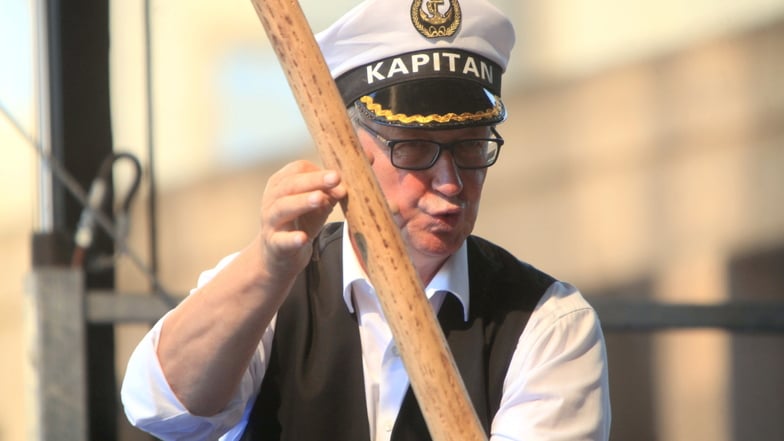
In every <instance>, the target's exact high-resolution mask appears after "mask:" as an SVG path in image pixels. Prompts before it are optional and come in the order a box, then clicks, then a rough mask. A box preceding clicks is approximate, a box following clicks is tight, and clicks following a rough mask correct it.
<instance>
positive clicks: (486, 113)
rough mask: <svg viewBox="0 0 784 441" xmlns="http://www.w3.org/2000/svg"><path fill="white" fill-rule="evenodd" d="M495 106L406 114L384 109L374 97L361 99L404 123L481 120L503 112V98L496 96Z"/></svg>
mask: <svg viewBox="0 0 784 441" xmlns="http://www.w3.org/2000/svg"><path fill="white" fill-rule="evenodd" d="M495 98H496V100H495V106H493V107H492V108H490V109H486V110H482V111H479V112H474V113H471V112H464V113H460V114H457V113H451V112H450V113H446V114H443V115H439V114H437V113H432V114H430V115H420V114H416V115H406V114H404V113H393V112H392V111H391V110H388V109H384V108H382V107H381V104H377V103H376V102H375V101H374V100H373V98H372V97H370V96H368V95H365V96H363V97H362V98H360V99H359V101H360V102H362V104H364V105H365V107H367V109H368V110H369V111H371V112H373V113H374V114H375V115H376V116H380V117H383V118H385V119H386V120H387V121H397V122H401V123H403V124H411V123H419V124H429V123H432V122H437V123H448V122H453V121H457V122H466V121H481V120H483V119H488V118H493V117H496V116H498V115H500V114H501V99H500V98H499V97H497V96H496V97H495Z"/></svg>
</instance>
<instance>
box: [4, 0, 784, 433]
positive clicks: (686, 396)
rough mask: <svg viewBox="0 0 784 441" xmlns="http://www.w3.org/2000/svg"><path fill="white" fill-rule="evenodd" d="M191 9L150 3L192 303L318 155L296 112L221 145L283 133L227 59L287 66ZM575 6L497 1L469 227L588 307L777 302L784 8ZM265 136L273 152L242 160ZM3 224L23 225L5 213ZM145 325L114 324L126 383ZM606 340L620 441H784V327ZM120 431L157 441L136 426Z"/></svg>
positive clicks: (129, 82) (19, 418)
mask: <svg viewBox="0 0 784 441" xmlns="http://www.w3.org/2000/svg"><path fill="white" fill-rule="evenodd" d="M187 3H189V6H186V5H183V4H180V3H179V2H157V3H154V8H153V9H152V12H153V15H152V17H153V19H154V20H153V22H152V24H153V27H152V29H153V30H154V31H153V35H154V40H153V41H154V48H155V52H154V53H153V55H154V56H153V60H154V76H153V78H154V85H155V88H154V89H155V91H156V92H155V95H154V96H155V99H156V101H155V102H154V106H153V107H154V109H155V112H156V119H155V121H156V123H155V127H154V140H155V143H156V158H155V159H156V162H157V164H158V165H157V167H158V168H157V170H156V174H157V176H159V178H160V193H159V195H158V198H159V201H158V202H159V212H158V214H157V229H158V231H157V236H158V240H159V243H158V246H157V248H158V250H159V255H158V261H159V265H160V267H159V270H160V279H161V280H162V281H163V282H164V283H165V285H166V286H167V287H168V288H169V289H170V290H173V291H175V292H179V293H183V294H184V293H186V292H187V290H188V289H190V287H192V285H193V283H194V282H195V280H196V277H197V275H198V273H199V272H200V271H202V270H204V269H206V268H209V267H211V266H213V265H214V264H215V263H216V262H217V260H218V259H219V258H221V257H222V256H224V255H226V254H228V253H230V252H232V251H234V250H236V249H237V248H239V247H241V246H243V245H244V244H245V243H246V242H247V241H248V240H249V238H251V237H252V235H253V234H255V230H256V227H257V216H258V201H259V200H260V197H261V192H262V189H263V187H264V183H265V181H266V179H267V177H268V176H269V174H270V173H271V172H272V171H273V170H275V169H277V168H278V167H279V166H281V165H282V164H283V163H285V162H287V161H288V160H291V159H294V158H295V157H303V156H304V157H309V158H311V159H314V160H316V157H315V152H314V151H313V149H312V148H311V147H310V146H311V144H310V141H309V140H308V139H307V136H306V134H305V133H304V128H303V127H302V126H297V122H296V121H294V122H293V123H292V125H291V126H290V128H289V129H288V130H289V131H288V132H287V135H288V136H287V137H281V138H276V137H275V133H273V132H274V130H273V131H270V132H263V131H262V132H253V131H252V130H250V132H249V133H250V135H248V137H247V138H242V137H239V138H238V139H236V138H233V137H231V136H229V135H227V133H230V132H234V131H241V130H246V131H247V130H249V129H247V128H243V127H237V126H236V125H233V123H232V122H231V118H229V117H227V116H226V115H227V113H229V114H230V115H234V116H235V117H236V118H247V119H248V122H247V124H248V125H250V126H254V125H259V126H266V127H269V126H270V125H272V126H274V127H273V128H280V127H281V125H282V124H283V123H282V122H280V121H278V120H276V119H275V117H276V116H275V115H270V114H269V110H266V111H264V110H261V109H257V108H255V107H253V103H252V102H250V103H249V102H243V101H239V102H238V101H237V99H239V98H238V97H236V96H235V97H234V99H230V98H231V96H232V93H235V94H236V91H235V89H233V88H234V87H239V88H240V89H239V90H243V89H242V85H243V84H244V83H243V77H242V75H238V74H237V70H236V69H238V70H239V71H242V68H243V67H245V68H247V65H242V64H241V65H240V67H239V68H236V67H234V68H233V67H232V66H233V65H232V63H233V62H236V60H238V59H239V60H242V59H244V58H251V59H254V60H257V63H258V64H257V65H252V66H251V67H250V68H251V69H253V68H254V66H255V68H258V70H255V71H253V72H255V73H257V74H258V73H259V72H261V73H262V74H263V73H264V72H266V71H265V70H264V69H265V68H266V67H267V66H268V64H269V63H274V62H275V61H274V58H268V55H264V53H265V52H264V50H265V47H264V46H265V43H264V37H263V32H262V30H261V27H260V25H259V24H258V22H257V19H256V18H255V16H254V13H253V11H252V8H251V7H250V6H249V5H244V6H247V7H246V8H242V7H240V8H239V9H238V10H234V9H232V8H228V7H224V6H223V5H220V7H218V8H216V7H214V5H213V7H210V6H208V5H207V2H187ZM313 3H314V6H311V7H310V9H308V8H307V6H308V3H307V2H303V5H304V6H305V7H306V12H307V13H309V14H310V15H311V18H312V21H314V28H319V27H323V24H325V23H327V22H329V21H331V19H332V18H334V17H335V16H336V15H337V14H338V12H336V11H334V10H332V9H331V8H330V11H320V10H318V8H319V6H317V5H315V2H313ZM344 3H346V4H348V3H350V2H344ZM583 3H586V2H577V1H575V2H573V3H572V4H570V2H534V1H527V2H511V1H509V2H499V6H501V7H503V8H504V9H506V10H508V11H509V13H510V14H511V15H512V16H514V17H517V18H519V21H518V30H519V31H518V32H519V37H520V42H519V44H518V48H517V49H516V56H518V57H517V58H516V60H519V61H517V66H516V67H513V68H512V69H510V72H509V75H508V76H507V78H508V79H505V81H506V87H507V91H506V92H505V101H506V102H507V105H508V106H509V111H510V115H511V117H510V122H508V123H507V124H505V125H503V126H501V127H500V131H501V133H502V134H503V136H504V137H505V138H506V139H507V144H506V145H505V146H504V150H503V151H502V154H501V159H500V160H499V163H498V164H497V165H495V166H494V167H493V169H492V170H491V173H490V174H489V178H488V182H487V184H486V190H485V196H484V199H483V206H482V213H481V215H480V219H479V222H478V225H477V229H476V233H477V234H479V235H481V236H484V237H486V238H489V239H491V240H494V241H496V242H498V243H500V244H502V245H504V246H505V247H506V248H508V249H509V250H510V251H512V252H513V253H514V254H516V255H517V256H518V257H520V258H521V259H522V260H525V261H528V262H530V263H532V264H533V265H535V266H537V267H539V268H541V269H543V270H544V271H547V272H549V273H551V274H553V275H555V276H557V277H559V278H562V279H564V280H567V281H569V282H572V283H574V284H575V285H577V286H578V287H580V288H581V289H582V291H583V292H584V293H585V294H586V295H587V296H612V297H618V298H646V299H655V300H660V301H667V302H678V303H713V302H722V301H726V300H729V299H746V300H778V301H782V300H784V204H782V203H781V201H782V200H784V84H783V83H782V81H781V79H782V78H784V56H783V55H782V54H784V5H778V7H776V5H775V2H765V1H758V2H749V3H748V4H746V5H745V7H739V9H738V10H737V11H732V12H731V13H729V12H727V13H726V14H727V15H734V16H735V18H737V20H736V21H732V20H730V18H732V17H724V18H722V19H717V18H715V17H714V18H713V19H711V17H712V16H711V13H715V10H713V9H712V5H711V4H710V3H706V4H705V5H702V7H703V8H704V10H702V12H704V13H703V14H701V9H700V7H699V6H696V7H694V8H693V9H694V10H691V9H689V10H684V9H683V8H681V7H679V5H680V4H678V5H676V4H675V3H673V4H672V5H670V3H672V2H664V3H661V2H659V5H658V8H656V7H654V6H653V4H654V2H642V4H643V5H647V6H648V7H647V8H646V7H645V6H638V7H640V8H642V11H643V12H640V11H637V12H636V14H638V15H637V16H629V15H624V14H622V13H619V11H620V12H627V13H628V12H629V11H631V10H630V9H629V8H631V6H628V5H622V4H621V2H614V1H609V0H606V1H603V2H594V3H593V5H594V6H593V8H589V7H588V6H586V5H584V4H583ZM648 3H650V5H648ZM112 6H113V8H114V9H113V12H112V14H113V15H112V17H113V22H112V32H113V36H112V38H113V43H112V50H113V52H116V53H117V55H115V56H113V59H112V60H113V61H112V62H113V66H112V68H113V73H112V85H113V86H112V87H113V92H112V94H113V95H112V97H113V101H114V103H115V104H114V106H115V108H114V109H113V121H114V124H113V125H114V136H115V145H116V148H117V149H122V150H130V151H133V152H135V153H136V154H137V155H139V156H140V157H141V159H142V161H143V162H144V163H148V162H149V158H146V151H145V149H146V144H147V142H146V133H147V130H148V129H149V127H148V126H147V124H146V116H145V103H144V93H143V90H144V87H145V83H144V78H145V72H144V66H143V63H140V62H139V61H140V60H143V59H144V56H143V53H142V52H143V48H144V45H143V38H142V32H141V29H143V25H142V23H143V19H144V17H143V9H142V8H141V7H140V5H139V4H132V3H131V2H125V3H120V2H113V3H112ZM580 6H582V7H580ZM333 7H334V8H335V9H338V10H343V9H345V8H338V7H337V6H333ZM755 8H756V9H755ZM611 11H614V13H615V14H616V15H614V16H613V15H609V16H608V12H611ZM711 11H712V12H711ZM760 11H762V12H760ZM654 12H655V14H654ZM684 16H685V17H684ZM701 17H702V18H703V20H702V21H700V18H701ZM685 18H687V19H688V20H693V23H682V21H683V20H684V19H685ZM591 22H594V23H602V22H604V23H613V24H614V25H615V27H614V28H605V29H602V27H601V26H598V27H596V25H594V27H591V26H588V25H587V24H586V23H591ZM581 24H582V25H581ZM635 26H637V27H638V28H640V27H641V28H644V29H645V32H642V33H639V32H638V33H636V32H635V31H634V29H635ZM656 26H659V27H663V28H664V31H662V30H659V32H658V33H657V32H656V31H657V29H655V28H656ZM649 28H650V29H649ZM694 29H703V32H701V33H700V32H696V31H694ZM667 30H669V31H667ZM686 30H691V32H687V31H686ZM599 31H602V33H601V35H596V36H594V37H587V36H586V34H591V35H594V34H599ZM646 36H647V38H645V37H646ZM633 37H634V38H633ZM591 38H594V39H599V40H602V39H605V40H603V41H607V42H611V43H605V45H604V47H605V48H606V49H607V48H609V49H607V51H610V52H613V53H615V54H616V57H614V58H613V57H611V56H610V55H607V54H606V52H603V51H600V50H598V49H596V48H600V47H602V45H601V44H597V45H596V46H595V48H594V49H591V47H590V45H589V44H587V43H586V42H585V41H581V40H585V39H588V40H590V39H591ZM613 38H617V39H618V40H623V39H624V38H625V39H626V40H627V44H626V45H624V44H622V41H614V40H613ZM657 41H658V44H655V43H656V42H657ZM570 45H571V46H570ZM570 47H576V48H584V50H582V51H577V50H573V51H572V52H570V51H569V48H570ZM592 50H593V51H595V52H592ZM592 54H593V55H592ZM570 55H571V56H570ZM226 60H228V61H226ZM232 60H233V61H232ZM216 66H217V67H216ZM227 66H228V67H227ZM259 66H261V67H259ZM270 75H272V76H274V75H275V74H274V73H272V74H270ZM277 80H278V79H275V81H277ZM248 81H249V83H248V84H251V83H253V81H258V78H255V79H253V78H251V79H249V80H248ZM268 81H269V82H270V83H271V82H272V81H273V80H272V79H269V80H268ZM238 84H239V86H237V85H238ZM247 87H248V88H249V90H251V92H249V95H250V96H251V97H254V98H255V97H256V95H253V93H256V92H253V91H255V89H253V88H252V86H250V85H249V86H247ZM275 87H276V88H279V87H281V86H280V85H276V86H275ZM216 91H223V92H224V93H222V94H220V93H217V92H216ZM233 91H234V92H233ZM257 93H258V94H260V96H261V97H263V96H265V94H273V92H272V91H269V90H265V89H264V88H260V89H259V90H258V91H257ZM227 95H228V96H229V98H227ZM239 95H240V98H241V95H242V94H239ZM0 98H2V97H0ZM276 99H277V100H279V101H277V102H276V104H277V107H273V109H278V110H277V112H278V113H284V112H281V111H280V109H281V108H282V109H285V110H286V111H287V112H289V113H288V116H287V117H286V118H288V119H292V120H296V119H298V118H299V116H298V115H297V114H296V113H295V112H296V110H295V108H294V107H293V106H292V105H291V103H290V102H289V103H287V102H285V99H286V98H285V97H282V98H279V97H277V96H276ZM237 106H240V107H239V108H240V109H241V110H242V111H241V112H238V111H237V108H238V107H237ZM242 106H247V107H242ZM287 106H288V107H287ZM227 108H229V109H233V110H231V111H233V112H235V113H233V114H232V113H231V111H230V110H227ZM257 112H258V113H257ZM273 112H274V110H273ZM284 114H285V113H284ZM0 129H2V130H4V129H5V127H4V126H0ZM258 130H262V129H258ZM4 134H5V135H4ZM0 136H5V137H6V138H5V139H9V140H10V141H9V144H8V145H10V146H12V147H13V151H11V149H8V148H6V147H4V148H3V155H4V156H5V155H8V156H9V157H13V158H14V159H13V161H16V162H15V163H17V164H23V166H22V169H26V170H27V172H28V173H27V174H26V175H25V173H21V174H19V175H18V176H16V177H15V178H14V179H15V180H16V181H20V180H21V181H24V180H25V179H26V180H27V181H26V182H28V183H29V184H30V186H31V187H32V186H34V182H35V181H34V178H33V177H32V175H34V174H35V167H34V166H33V165H32V164H33V163H34V156H33V154H32V153H31V150H30V149H29V148H28V147H16V146H15V144H12V143H16V144H21V143H23V140H21V139H19V138H18V137H16V138H15V137H14V135H13V134H8V132H6V131H0ZM262 137H263V138H262ZM284 138H288V139H291V138H293V139H295V141H296V142H294V143H293V145H292V143H291V142H290V141H288V142H289V144H286V142H287V141H286V140H285V139H284ZM253 143H257V144H260V147H259V148H266V149H268V150H267V151H266V152H265V153H263V154H262V153H259V152H248V151H247V149H248V145H253ZM261 144H266V145H261ZM269 147H272V148H271V149H270V148H269ZM227 151H228V152H232V153H231V154H230V155H227V153H226V152H227ZM20 152H21V153H20ZM236 155H239V156H236ZM243 155H248V156H243ZM238 157H239V159H237V158H238ZM243 158H245V159H243ZM247 158H250V159H247ZM4 163H6V164H7V163H8V161H7V160H6V159H5V158H4ZM238 164H240V165H238ZM14 169H15V170H17V168H14ZM120 184H121V183H120ZM120 184H118V185H120ZM16 185H18V183H17V184H16ZM146 191H147V188H146V187H143V188H142V199H141V200H139V201H138V202H137V204H136V206H135V207H134V212H133V218H134V220H133V222H132V236H131V248H132V249H133V250H135V251H136V252H139V253H140V254H141V256H142V258H143V259H149V255H148V253H149V252H148V251H146V250H147V249H148V248H147V245H146V244H147V242H148V240H149V236H150V234H149V233H150V231H149V227H148V224H147V220H146V219H147V216H148V214H149V213H147V209H146V203H145V201H144V199H145V198H146V197H148V196H147V193H146ZM29 193H30V197H31V200H30V201H27V202H26V204H27V205H22V206H21V208H20V205H15V206H11V205H8V204H5V205H4V208H3V213H4V218H6V219H11V218H13V221H6V222H4V223H3V226H2V228H3V231H0V243H1V246H2V249H3V250H4V252H3V253H2V259H3V265H0V268H2V271H3V272H4V274H3V276H4V277H2V278H0V283H1V284H2V285H1V286H2V287H3V289H2V292H0V305H2V308H0V317H2V319H0V341H2V342H3V348H4V350H5V352H6V353H7V354H9V358H8V360H18V362H13V363H10V362H9V363H5V364H4V366H2V367H0V369H3V371H2V372H3V375H0V389H2V390H4V391H9V392H8V394H9V395H11V396H22V395H23V394H24V389H23V386H22V382H21V381H20V379H21V378H22V377H23V373H22V371H23V369H24V363H23V359H24V354H25V349H24V345H23V338H22V330H23V324H22V321H21V318H20V317H21V313H20V310H21V304H22V302H21V297H22V294H21V292H22V286H21V285H22V282H21V280H22V277H23V275H24V273H25V272H27V271H29V269H30V268H29V249H28V248H29V242H30V240H29V236H30V233H31V232H32V230H33V228H34V224H35V220H34V219H33V213H34V212H35V209H34V201H33V200H32V199H33V198H34V191H29ZM6 200H10V198H6V197H5V196H4V199H3V201H6ZM6 207H8V208H6ZM20 210H22V211H23V212H25V210H26V213H28V215H24V214H18V213H19V212H20ZM11 211H13V212H14V213H17V214H14V215H13V216H11V215H8V216H6V213H11ZM339 217H340V215H339V214H338V213H336V214H335V218H336V219H338V218H339ZM117 265H118V266H117V273H118V289H119V290H121V291H123V290H126V291H139V290H145V289H147V288H148V287H149V281H148V280H146V279H145V278H144V277H143V275H142V274H141V272H140V271H139V270H138V269H137V268H135V267H134V266H133V265H132V264H130V263H129V262H128V261H127V259H120V260H119V261H118V262H117ZM145 330H146V325H141V324H140V325H122V326H120V327H118V335H117V340H118V348H117V354H116V358H117V360H118V369H119V370H120V371H121V370H122V369H123V367H124V363H125V360H126V359H127V356H128V354H129V353H130V351H131V349H132V347H133V346H134V345H135V343H136V341H138V339H139V338H140V336H141V334H142V333H143V332H144V331H145ZM607 341H608V349H609V357H610V367H611V372H610V374H611V386H612V397H613V408H614V418H613V435H612V439H613V440H630V439H633V440H668V441H671V440H675V441H678V440H683V441H687V440H688V441H691V440H695V439H710V440H718V441H722V440H726V441H730V440H738V441H740V440H747V439H755V440H756V439H759V440H778V439H783V438H784V420H782V419H781V418H780V416H781V415H783V414H784V393H782V392H784V354H782V351H781V348H782V347H784V345H783V344H782V343H784V335H767V334H741V335H739V334H728V333H725V332H722V331H718V330H710V329H707V330H706V329H694V330H687V331H667V332H659V333H644V332H626V333H608V334H607ZM120 375H121V372H120ZM118 418H120V420H121V421H122V418H121V417H119V416H118ZM25 419H26V415H25V410H24V408H23V407H21V406H19V405H18V403H11V402H9V401H8V400H4V401H3V403H2V404H0V440H6V439H7V440H21V439H25V436H24V430H25V429H24V421H25ZM121 438H122V439H127V440H134V439H143V438H141V437H140V436H139V434H138V433H136V432H135V431H134V430H132V429H130V428H128V427H127V426H125V425H123V430H122V437H121Z"/></svg>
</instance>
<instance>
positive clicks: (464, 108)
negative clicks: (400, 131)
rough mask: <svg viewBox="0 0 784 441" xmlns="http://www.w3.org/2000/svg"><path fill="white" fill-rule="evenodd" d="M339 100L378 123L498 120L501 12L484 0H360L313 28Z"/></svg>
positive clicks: (505, 33) (504, 29) (508, 39)
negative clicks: (322, 27) (334, 19)
mask: <svg viewBox="0 0 784 441" xmlns="http://www.w3.org/2000/svg"><path fill="white" fill-rule="evenodd" d="M316 39H317V41H318V43H319V45H320V46H321V51H322V53H323V54H324V58H325V59H326V61H327V65H328V66H329V69H330V72H331V73H332V76H333V78H335V81H336V83H337V86H338V89H339V90H340V93H341V95H342V97H343V100H344V102H345V103H346V106H351V105H354V106H356V107H357V108H358V109H359V110H360V111H361V112H362V113H363V114H364V115H365V116H367V117H368V118H370V119H372V120H374V121H376V122H378V123H380V124H385V125H394V126H402V127H425V128H433V129H438V128H444V129H446V128H456V127H467V126H476V125H494V124H497V123H500V122H502V121H503V120H504V119H506V109H505V107H504V104H503V102H502V101H501V74H502V73H503V72H504V71H505V70H506V66H507V62H508V60H509V54H510V52H511V50H512V46H513V45H514V40H515V35H514V28H513V27H512V23H511V22H510V21H509V19H508V18H507V17H506V16H505V15H504V14H503V13H502V12H501V11H499V10H498V9H497V8H495V7H494V6H493V5H492V4H490V3H489V2H487V1H486V0H406V1H404V0H366V1H363V2H362V3H361V4H360V5H358V6H356V7H355V8H354V9H352V10H351V11H349V12H348V13H347V14H346V15H344V16H343V17H342V18H340V19H339V20H338V21H337V22H335V23H334V24H333V25H332V26H330V27H329V28H327V29H326V30H324V31H323V32H320V33H319V34H317V35H316Z"/></svg>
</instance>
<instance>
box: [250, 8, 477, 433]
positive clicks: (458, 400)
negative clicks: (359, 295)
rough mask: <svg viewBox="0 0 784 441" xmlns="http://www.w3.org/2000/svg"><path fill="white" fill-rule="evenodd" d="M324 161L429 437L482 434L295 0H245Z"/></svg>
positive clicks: (337, 93)
mask: <svg viewBox="0 0 784 441" xmlns="http://www.w3.org/2000/svg"><path fill="white" fill-rule="evenodd" d="M251 1H252V3H253V6H254V7H255V8H256V12H257V14H258V16H259V19H260V20H261V23H262V25H263V26H264V30H265V32H266V33H267V37H268V38H269V40H270V42H271V43H272V47H273V49H274V50H275V53H276V54H277V56H278V60H279V62H280V64H281V66H282V68H283V71H284V72H285V74H286V78H287V79H288V82H289V85H290V87H291V90H292V92H293V94H294V97H295V99H296V101H297V104H298V105H299V108H300V111H301V112H302V116H303V117H304V119H305V123H306V125H307V127H308V130H309V131H310V134H311V136H312V137H313V139H314V142H315V144H316V148H317V149H318V151H319V154H320V156H321V159H322V161H323V162H324V165H325V166H326V167H327V168H330V169H334V170H338V171H339V172H340V174H341V176H342V179H343V182H344V184H345V186H346V188H347V189H348V196H347V200H346V202H344V203H343V205H342V207H343V211H344V214H345V216H346V219H347V221H348V224H349V230H350V232H351V234H352V239H353V240H354V243H355V244H356V246H357V248H358V249H359V252H360V254H361V256H360V258H361V259H363V261H364V264H365V267H366V269H367V272H368V276H369V277H370V281H371V282H372V283H373V286H374V287H375V289H376V293H377V295H378V297H379V300H380V303H381V307H382V309H383V310H384V314H385V316H386V318H387V321H388V322H389V326H390V328H391V330H392V334H393V337H394V339H395V344H396V345H397V347H398V350H399V351H400V356H401V358H402V360H403V364H404V365H405V367H406V371H407V372H408V376H409V379H410V381H411V387H412V388H413V390H414V393H415V395H416V397H417V401H418V402H419V405H420V408H421V409H422V414H423V415H424V418H425V422H426V423H427V426H428V429H429V430H430V434H431V436H432V438H433V439H434V440H436V441H474V440H486V439H487V438H486V436H485V433H484V430H483V429H482V426H481V423H480V422H479V419H478V418H477V416H476V413H475V412H474V409H473V407H472V406H471V401H470V399H469V398H468V393H467V391H466V389H465V385H464V384H463V381H462V379H461V378H460V375H459V373H458V372H457V367H456V366H455V362H454V359H453V358H452V354H451V352H450V351H449V348H448V346H447V343H446V339H445V338H444V335H443V332H442V331H441V328H440V326H439V324H438V321H437V319H436V317H435V314H434V313H433V310H432V308H431V306H430V303H429V302H428V301H427V298H426V297H425V295H424V291H423V288H422V284H421V282H420V280H419V277H418V276H417V273H416V271H415V270H414V266H413V264H412V263H411V260H410V258H409V257H408V254H407V252H406V249H405V246H404V245H403V240H402V237H401V235H400V231H399V230H398V228H397V226H396V225H395V223H394V221H393V219H392V215H391V214H390V210H389V207H388V206H387V204H386V201H385V199H384V197H383V194H382V192H381V189H380V187H379V185H378V183H377V181H376V179H375V176H374V175H373V172H372V170H371V169H370V165H369V164H368V161H367V158H366V157H365V155H364V153H363V151H362V148H361V146H360V144H359V140H358V139H357V136H356V133H355V132H354V128H353V127H352V125H351V122H350V120H349V118H348V114H347V112H346V108H345V105H344V104H343V100H342V99H341V97H340V94H339V92H338V89H337V86H335V82H334V80H333V79H332V76H331V74H330V72H329V69H328V68H327V65H326V62H325V61H324V58H323V56H322V54H321V51H320V49H319V47H318V44H317V43H316V40H315V37H314V36H313V32H312V30H311V29H310V26H309V24H308V22H307V20H306V19H305V16H304V14H303V13H302V9H301V8H300V6H299V3H298V2H297V1H296V0H251Z"/></svg>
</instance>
